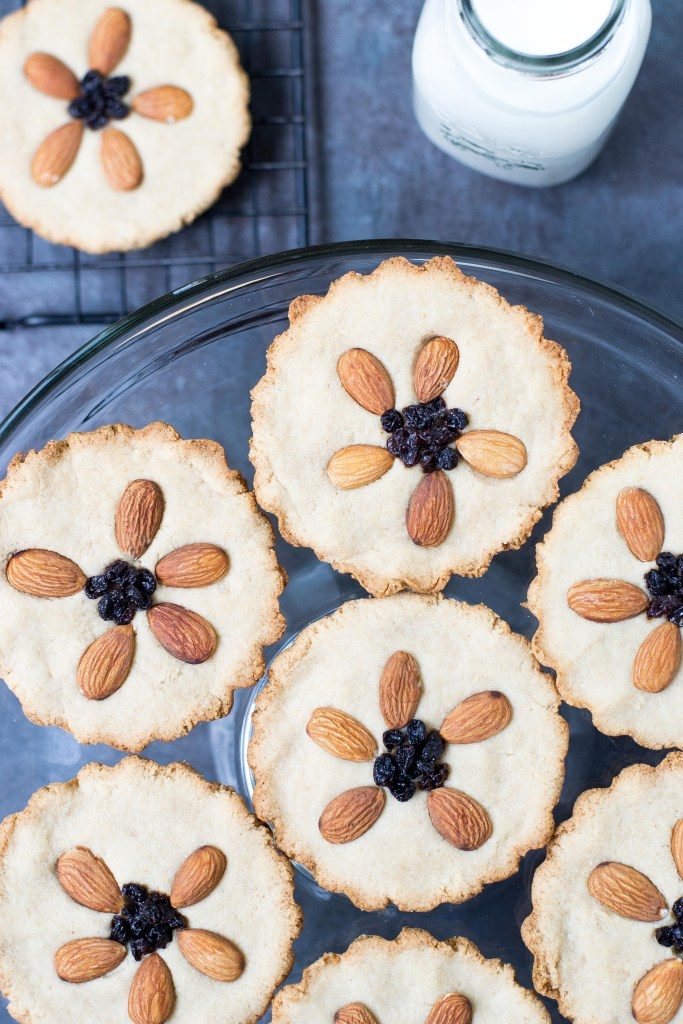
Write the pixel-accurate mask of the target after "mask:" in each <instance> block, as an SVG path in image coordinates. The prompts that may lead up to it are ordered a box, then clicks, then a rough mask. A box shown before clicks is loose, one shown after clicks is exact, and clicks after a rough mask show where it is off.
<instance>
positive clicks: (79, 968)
mask: <svg viewBox="0 0 683 1024" xmlns="http://www.w3.org/2000/svg"><path fill="white" fill-rule="evenodd" d="M125 957H126V947H125V946H124V945H122V943H120V942H114V941H112V940H111V939H74V940H73V942H67V943H65V944H64V945H63V946H60V947H59V949H58V950H57V952H56V953H55V970H56V971H57V974H58V975H59V977H60V978H61V979H62V981H70V982H72V983H74V984H76V985H80V984H81V982H84V981H94V979H95V978H102V977H103V976H104V975H105V974H109V972H110V971H113V970H114V968H115V967H118V966H119V964H120V963H123V961H124V960H125Z"/></svg>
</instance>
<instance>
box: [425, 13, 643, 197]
mask: <svg viewBox="0 0 683 1024" xmlns="http://www.w3.org/2000/svg"><path fill="white" fill-rule="evenodd" d="M651 17H652V15H651V10H650V2H649V0H426V3H425V6H424V9H423V11H422V15H421V17H420V22H419V25H418V28H417V33H416V36H415V45H414V48H413V78H414V96H415V111H416V114H417V118H418V121H419V123H420V125H421V126H422V129H423V130H424V132H425V133H426V134H427V136H428V137H429V138H430V139H431V140H432V142H434V143H436V145H437V146H440V147H441V149H443V150H445V152H446V153H448V154H449V155H450V156H453V157H455V158H456V159H458V160H460V161H462V163H465V164H468V165H469V166H470V167H474V168H475V169H476V170H479V171H482V172H483V173H484V174H490V175H492V176H493V177H496V178H503V179H505V180H507V181H513V182H516V183H517V184H520V185H557V184H559V183H560V182H563V181H568V180H569V179H570V178H573V177H575V175H577V174H580V173H581V171H583V170H585V168H586V167H587V166H588V165H589V164H590V163H591V161H592V160H594V159H595V157H596V156H597V155H598V153H599V152H600V150H601V148H602V146H603V145H604V143H605V141H606V139H607V136H608V135H609V133H610V131H611V129H612V127H613V126H614V123H615V121H616V119H617V116H618V114H619V111H620V110H621V107H622V105H623V103H624V101H625V100H626V97H627V96H628V94H629V92H630V90H631V87H632V85H633V82H634V81H635V78H636V75H637V74H638V70H639V68H640V65H641V63H642V59H643V55H644V53H645V47H646V45H647V40H648V36H649V33H650V23H651Z"/></svg>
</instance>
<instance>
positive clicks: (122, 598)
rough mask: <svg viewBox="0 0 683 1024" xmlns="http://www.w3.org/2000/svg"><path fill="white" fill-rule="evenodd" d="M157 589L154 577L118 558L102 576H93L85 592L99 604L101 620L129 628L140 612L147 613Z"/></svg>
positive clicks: (86, 584)
mask: <svg viewBox="0 0 683 1024" xmlns="http://www.w3.org/2000/svg"><path fill="white" fill-rule="evenodd" d="M156 588H157V581H156V578H155V576H154V573H151V572H150V571H149V569H140V568H139V567H138V566H136V565H131V563H130V562H126V561H124V560H123V559H122V558H118V559H117V560H116V561H115V562H110V563H109V565H108V566H107V567H106V569H105V570H104V572H103V573H100V575H99V576H90V577H89V578H88V579H87V580H86V581H85V587H84V588H83V591H84V593H85V596H86V597H89V598H90V600H91V601H97V611H98V612H99V614H100V618H102V619H105V620H107V621H110V622H115V623H116V624H117V626H126V625H128V623H129V622H132V620H133V618H134V616H135V613H136V612H137V611H147V609H148V608H150V607H151V605H152V594H153V593H154V591H155V590H156Z"/></svg>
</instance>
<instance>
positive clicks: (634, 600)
mask: <svg viewBox="0 0 683 1024" xmlns="http://www.w3.org/2000/svg"><path fill="white" fill-rule="evenodd" d="M649 603H650V601H649V598H648V596H647V594H646V593H645V592H644V591H643V590H641V589H640V587H636V586H634V584H633V583H626V582H625V581H624V580H605V579H596V580H581V581H580V582H579V583H574V584H573V586H571V587H570V588H569V590H568V591H567V604H568V605H569V607H570V608H571V610H572V611H573V612H576V614H577V615H580V616H581V618H583V619H590V621H591V622H621V621H622V620H623V619H632V618H633V617H634V616H635V615H640V613H641V612H644V611H645V609H646V608H647V606H648V604H649Z"/></svg>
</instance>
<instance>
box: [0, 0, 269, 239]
mask: <svg viewBox="0 0 683 1024" xmlns="http://www.w3.org/2000/svg"><path fill="white" fill-rule="evenodd" d="M248 101H249V85H248V80H247V77H246V75H245V74H244V72H243V71H242V69H241V67H240V63H239V57H238V54H237V50H236V48H235V46H234V44H233V42H232V40H231V39H230V37H229V36H228V35H227V33H225V32H223V31H221V30H220V29H219V28H218V26H217V24H216V21H215V19H214V18H213V17H212V15H210V14H209V12H208V11H207V10H205V9H204V8H203V7H201V6H200V5H199V4H197V3H194V2H192V0H126V2H125V3H124V5H123V6H121V7H112V6H110V3H109V2H108V0H30V2H29V3H28V4H26V6H25V7H22V8H21V9H20V10H18V11H16V12H15V13H13V14H10V15H8V16H7V17H6V18H5V19H4V20H3V21H2V22H0V137H1V138H2V140H3V145H2V148H1V149H0V197H2V201H3V202H4V203H5V205H6V206H7V208H8V209H9V211H10V212H11V213H12V214H13V216H14V217H16V219H17V220H18V221H20V222H21V223H22V224H24V225H26V226H27V227H31V228H33V229H34V230H35V231H37V232H38V234H41V235H43V236H44V237H45V238H47V239H49V240H50V241H52V242H62V243H66V244H68V245H74V246H76V247H77V248H80V249H84V250H86V251H88V252H94V253H102V252H110V251H112V250H122V249H135V248H139V247H142V246H146V245H150V244H151V243H152V242H154V241H156V240H157V239H159V238H162V237H164V236H165V235H168V234H170V233H171V232H172V231H177V230H178V229H179V228H181V227H182V226H183V225H184V224H187V223H189V222H190V221H192V220H194V219H195V217H196V216H197V215H198V214H199V213H201V212H202V211H203V210H205V209H206V208H207V206H209V205H210V204H211V203H213V202H214V200H215V199H216V198H217V197H218V194H219V193H220V191H221V189H222V188H223V187H224V186H225V185H227V184H229V183H230V182H231V181H232V180H233V179H234V178H235V177H236V176H237V174H238V173H239V169H240V149H241V147H242V146H243V145H244V143H245V142H246V141H247V138H248V136H249V131H250V118H249V113H248Z"/></svg>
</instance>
